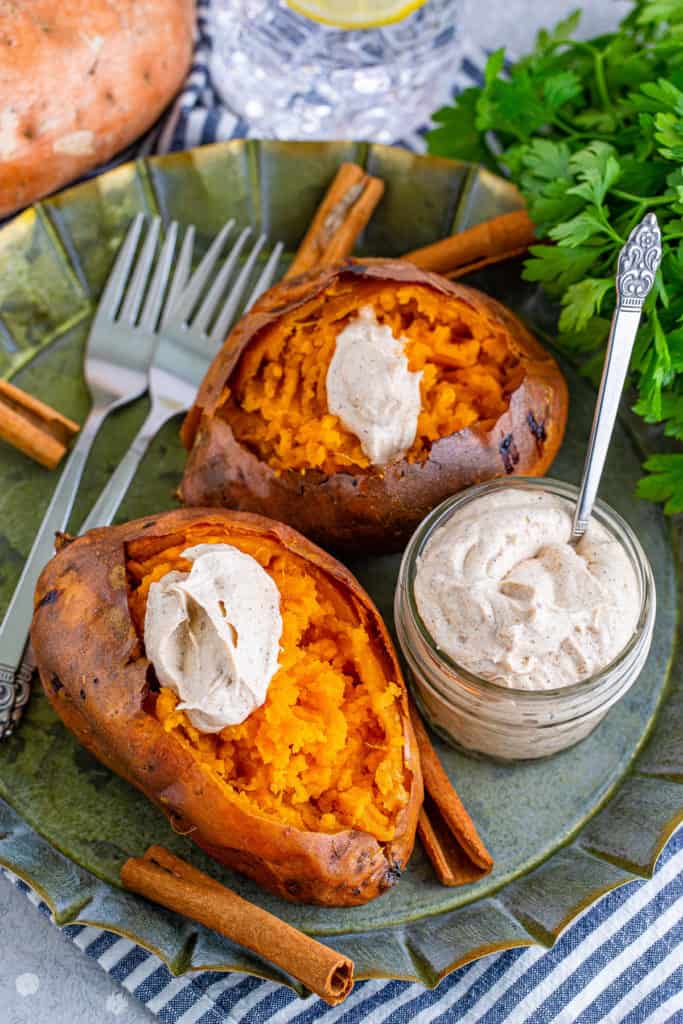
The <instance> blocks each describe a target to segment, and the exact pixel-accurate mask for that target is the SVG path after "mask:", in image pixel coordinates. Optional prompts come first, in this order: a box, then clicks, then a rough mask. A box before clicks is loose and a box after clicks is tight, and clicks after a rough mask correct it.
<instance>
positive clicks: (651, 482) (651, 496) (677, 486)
mask: <svg viewBox="0 0 683 1024" xmlns="http://www.w3.org/2000/svg"><path fill="white" fill-rule="evenodd" d="M644 468H645V469H646V470H647V471H648V474H649V475H648V476H645V477H643V479H642V480H640V481H639V483H638V488H637V490H636V494H637V495H638V497H639V498H646V499H647V500H648V501H663V502H665V505H664V511H665V512H667V513H669V515H675V514H677V513H679V512H683V454H678V453H672V454H670V455H652V456H651V457H650V458H649V459H647V461H646V462H645V467H644Z"/></svg>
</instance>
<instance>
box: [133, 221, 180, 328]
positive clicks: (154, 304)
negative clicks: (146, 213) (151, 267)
mask: <svg viewBox="0 0 683 1024" xmlns="http://www.w3.org/2000/svg"><path fill="white" fill-rule="evenodd" d="M177 237H178V222H177V221H175V220H174V221H173V222H172V224H170V225H169V228H168V231H167V232H166V238H165V239H164V244H163V245H162V247H161V252H160V253H159V261H158V263H157V267H156V270H155V271H154V276H153V277H152V283H151V284H150V286H149V292H148V293H147V298H146V299H145V305H144V307H143V310H142V316H141V317H140V327H142V328H143V329H144V330H146V331H154V330H156V325H157V320H158V319H159V312H160V310H161V303H162V302H163V298H164V291H165V289H166V284H167V282H168V275H169V274H170V272H171V263H172V261H173V254H174V252H175V244H176V239H177Z"/></svg>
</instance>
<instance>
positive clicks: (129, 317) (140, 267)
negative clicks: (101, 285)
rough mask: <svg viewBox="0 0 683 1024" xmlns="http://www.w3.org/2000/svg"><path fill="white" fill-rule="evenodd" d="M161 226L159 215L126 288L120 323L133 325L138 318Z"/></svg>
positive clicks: (149, 232)
mask: <svg viewBox="0 0 683 1024" xmlns="http://www.w3.org/2000/svg"><path fill="white" fill-rule="evenodd" d="M160 226H161V219H160V218H159V217H155V218H154V220H153V221H152V226H151V228H150V229H149V231H148V233H147V238H146V239H145V244H144V245H143V247H142V252H141V253H140V255H139V256H138V260H137V263H136V264H135V271H134V273H133V279H132V281H131V282H130V283H129V285H128V288H127V289H126V297H125V299H124V300H123V306H122V307H121V313H120V316H119V317H118V320H119V322H120V323H123V324H126V325H127V326H129V327H133V325H134V324H135V321H136V320H137V318H138V313H139V312H140V306H141V305H142V297H143V295H144V294H145V286H146V285H147V278H148V277H149V271H150V269H151V266H152V261H153V260H154V253H155V252H156V248H157V241H158V240H159V228H160Z"/></svg>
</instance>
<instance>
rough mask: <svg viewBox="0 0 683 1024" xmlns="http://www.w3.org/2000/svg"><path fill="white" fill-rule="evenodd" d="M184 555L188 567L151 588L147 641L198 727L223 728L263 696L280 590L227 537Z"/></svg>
mask: <svg viewBox="0 0 683 1024" xmlns="http://www.w3.org/2000/svg"><path fill="white" fill-rule="evenodd" d="M183 558H186V559H188V561H190V562H192V569H191V571H190V572H189V573H188V572H169V573H166V575H165V576H163V577H162V578H161V579H160V580H159V581H158V582H156V583H152V585H151V586H150V588H149V596H148V599H147V611H146V613H145V648H146V651H147V657H148V658H149V660H150V661H151V662H152V664H153V665H154V669H155V671H156V674H157V677H158V679H159V682H160V683H161V684H162V685H163V686H167V687H169V689H171V690H173V691H174V692H175V693H177V694H178V696H179V697H180V703H179V705H178V707H179V708H180V709H182V710H184V711H186V712H187V716H188V718H189V719H190V721H191V722H192V724H193V725H194V726H195V728H197V729H200V730H201V731H202V732H220V730H221V729H222V728H224V726H226V725H236V724H238V723H239V722H243V721H244V720H245V718H247V717H248V715H250V714H251V712H252V711H254V710H255V709H256V708H258V707H260V706H261V705H262V704H263V703H264V701H265V699H266V694H267V692H268V686H269V684H270V681H271V679H272V677H273V675H274V674H275V672H276V671H277V666H278V655H279V651H280V636H281V634H282V617H281V615H280V592H279V590H278V588H277V586H276V584H275V582H274V581H273V579H272V578H271V577H270V576H269V575H268V573H267V572H266V571H265V569H263V568H262V566H260V565H259V563H258V562H257V561H256V559H255V558H252V557H251V555H247V554H245V553H244V552H243V551H239V550H238V549H237V548H235V547H233V546H232V545H230V544H198V545H197V546H196V547H193V548H188V549H187V550H186V551H183Z"/></svg>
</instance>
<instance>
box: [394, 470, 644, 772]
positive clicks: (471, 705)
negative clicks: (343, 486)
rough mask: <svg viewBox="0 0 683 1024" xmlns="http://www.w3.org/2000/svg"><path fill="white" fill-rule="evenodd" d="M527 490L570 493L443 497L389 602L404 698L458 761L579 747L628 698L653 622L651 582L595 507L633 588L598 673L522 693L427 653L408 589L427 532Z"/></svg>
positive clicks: (499, 485)
mask: <svg viewBox="0 0 683 1024" xmlns="http://www.w3.org/2000/svg"><path fill="white" fill-rule="evenodd" d="M510 487H514V488H520V489H524V488H530V489H532V490H544V491H547V492H548V493H550V494H554V495H557V496H558V497H561V498H566V499H568V500H569V501H571V502H572V503H575V502H576V499H577V496H578V489H577V488H576V487H575V486H574V485H573V484H567V483H562V482H560V481H559V480H551V479H548V478H540V479H530V478H529V479H527V478H524V477H516V478H514V479H512V480H510V479H502V480H493V481H490V482H488V483H485V484H481V485H479V486H477V487H471V488H469V489H468V490H466V491H463V492H462V493H460V494H458V495H456V496H455V497H453V498H448V499H447V500H446V501H444V502H443V503H442V504H441V505H439V506H438V507H437V508H436V509H434V511H433V512H432V513H431V514H430V515H428V516H427V517H426V519H424V520H423V522H422V523H421V524H420V526H419V527H418V528H417V530H416V531H415V533H414V534H413V536H412V538H411V539H410V542H409V544H408V547H407V548H406V550H405V553H404V555H403V560H402V562H401V569H400V572H399V578H398V584H397V587H396V594H395V601H394V618H395V621H396V632H397V635H398V640H399V643H400V645H401V649H402V651H403V655H404V657H405V660H406V662H407V664H408V668H409V671H410V676H411V677H412V680H411V682H412V690H413V693H414V696H415V698H416V701H417V703H418V705H419V707H420V709H421V711H422V713H423V714H424V716H425V718H426V719H427V721H428V722H429V724H430V725H431V726H432V727H433V728H434V730H435V731H436V732H437V733H439V735H441V736H442V737H443V739H445V740H446V741H447V742H449V743H451V744H452V745H453V746H456V747H458V748H460V749H461V750H464V751H465V752H467V753H476V754H485V755H487V756H489V757H493V758H496V759H498V760H503V761H516V760H526V759H530V758H539V757H547V756H548V755H550V754H556V753H557V752H558V751H560V750H564V749H565V748H566V747H570V746H573V745H574V744H575V743H578V742H579V740H582V739H584V737H586V736H588V734H589V733H591V732H592V731H593V729H595V727H596V726H597V725H598V724H599V723H600V722H601V721H602V719H603V718H604V717H605V715H606V714H607V712H608V710H609V709H610V708H611V707H612V705H613V704H614V703H615V702H616V701H618V700H619V699H620V698H621V697H623V695H624V694H625V693H626V692H627V690H629V689H630V687H631V686H632V685H633V683H634V682H635V681H636V679H637V678H638V675H639V674H640V672H641V670H642V668H643V665H644V664H645V661H646V658H647V655H648V652H649V650H650V644H651V642H652V633H653V629H654V622H655V611H656V593H655V583H654V577H653V574H652V568H651V566H650V563H649V560H648V558H647V555H646V554H645V552H644V551H643V548H642V546H641V544H640V542H639V540H638V538H637V537H636V535H635V534H634V532H633V530H632V529H631V527H630V526H629V525H628V523H626V522H625V521H624V520H623V519H622V518H621V516H620V515H618V513H617V512H615V511H614V509H612V508H610V506H609V505H607V504H605V502H603V501H598V502H597V503H596V506H595V509H594V511H593V515H594V516H595V519H596V520H597V521H598V522H599V523H600V524H601V525H602V526H603V527H604V528H605V529H606V530H608V531H609V533H610V534H611V535H612V536H613V537H614V538H615V539H616V540H617V541H618V542H619V543H620V544H621V545H622V547H623V548H624V550H625V552H626V554H627V556H628V558H629V559H630V561H631V564H632V565H633V569H634V571H635V575H636V579H637V581H638V585H639V588H640V616H639V618H638V622H637V625H636V628H635V631H634V633H633V636H632V637H631V639H630V641H629V642H628V644H627V645H626V647H625V648H624V649H623V650H622V651H621V653H620V654H619V655H617V657H616V658H615V659H614V660H613V661H612V662H610V664H609V665H606V666H605V668H603V669H602V670H601V671H600V672H597V673H595V674H594V675H592V676H590V677H589V678H588V679H584V680H582V681H581V682H579V683H575V684H573V685H570V686H562V687H557V688H555V689H550V690H522V689H513V688H511V687H508V686H503V685H501V684H499V683H496V682H493V681H491V680H488V679H483V678H481V677H479V676H477V675H475V674H474V673H472V672H470V671H468V670H467V669H465V668H463V667H462V666H461V665H458V664H457V663H456V662H455V661H453V659H452V658H450V657H449V656H448V655H447V654H445V653H444V652H443V651H440V650H438V649H437V647H436V644H435V643H434V640H433V639H432V637H431V636H430V634H429V632H428V630H427V628H426V626H425V624H424V623H423V621H422V619H421V618H420V614H419V611H418V608H417V602H416V599H415V592H414V585H415V574H416V569H417V560H418V558H419V556H420V554H421V552H422V551H423V550H424V547H425V545H426V544H427V542H428V540H429V539H430V537H431V536H432V535H433V533H434V531H435V530H437V529H438V528H439V527H440V526H442V525H443V524H444V523H445V522H446V520H447V519H449V518H450V516H452V515H453V514H454V513H455V512H456V511H458V510H459V509H462V508H464V507H465V506H466V505H467V506H468V505H471V504H473V503H474V502H476V501H477V499H478V498H480V497H482V496H483V495H485V494H490V493H491V492H494V491H500V490H503V489H505V488H510Z"/></svg>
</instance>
